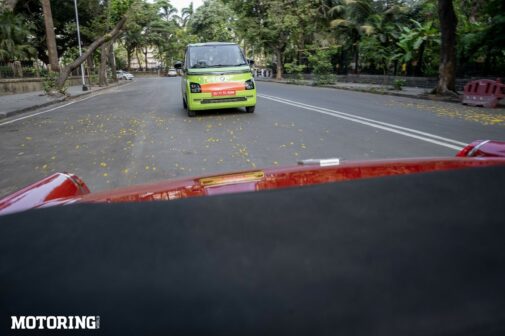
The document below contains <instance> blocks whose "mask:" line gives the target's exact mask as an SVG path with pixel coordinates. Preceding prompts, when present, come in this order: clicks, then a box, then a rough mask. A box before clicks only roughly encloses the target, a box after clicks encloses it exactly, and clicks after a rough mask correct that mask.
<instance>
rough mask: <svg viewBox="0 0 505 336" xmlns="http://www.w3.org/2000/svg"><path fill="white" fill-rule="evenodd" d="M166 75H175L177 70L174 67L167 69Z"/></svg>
mask: <svg viewBox="0 0 505 336" xmlns="http://www.w3.org/2000/svg"><path fill="white" fill-rule="evenodd" d="M167 76H168V77H177V70H175V69H174V68H170V69H168V72H167Z"/></svg>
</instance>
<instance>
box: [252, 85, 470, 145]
mask: <svg viewBox="0 0 505 336" xmlns="http://www.w3.org/2000/svg"><path fill="white" fill-rule="evenodd" d="M258 96H263V98H268V97H270V98H275V99H278V100H284V101H287V102H290V103H295V104H300V105H304V106H307V107H312V108H316V109H320V110H323V111H327V112H330V113H335V114H340V115H343V116H347V117H350V118H355V119H360V120H364V121H368V122H372V123H375V124H379V125H383V126H388V127H392V128H396V129H400V130H403V131H407V132H410V133H416V134H420V135H423V136H426V137H430V138H433V139H438V140H443V141H445V142H450V143H453V144H455V145H461V146H463V147H464V146H466V145H467V143H465V142H461V141H457V140H454V139H449V138H444V137H441V136H438V135H435V134H432V133H427V132H422V131H418V130H415V129H412V128H408V127H403V126H399V125H395V124H390V123H386V122H383V121H378V120H374V119H369V118H365V117H360V116H357V115H353V114H349V113H345V112H341V111H336V110H330V109H327V108H324V107H319V106H313V105H309V104H305V103H301V102H297V101H294V100H289V99H285V98H281V97H275V96H269V95H258Z"/></svg>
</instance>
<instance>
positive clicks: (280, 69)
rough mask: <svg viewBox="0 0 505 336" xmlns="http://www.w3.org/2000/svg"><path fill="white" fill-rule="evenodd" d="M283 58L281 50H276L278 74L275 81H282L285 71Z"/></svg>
mask: <svg viewBox="0 0 505 336" xmlns="http://www.w3.org/2000/svg"><path fill="white" fill-rule="evenodd" d="M282 56H283V52H282V50H280V49H276V50H275V57H276V58H277V64H276V65H277V69H276V70H277V73H276V74H275V79H277V80H281V79H282V72H283V70H284V67H283V66H282Z"/></svg>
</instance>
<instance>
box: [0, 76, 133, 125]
mask: <svg viewBox="0 0 505 336" xmlns="http://www.w3.org/2000/svg"><path fill="white" fill-rule="evenodd" d="M130 84H131V83H128V84H123V85H122V86H127V85H130ZM115 88H116V87H114V88H111V89H115ZM101 91H102V90H101ZM101 91H99V92H97V93H95V94H93V93H91V94H90V95H89V96H88V97H84V98H82V99H77V100H74V101H71V102H70V103H67V104H63V105H60V106H56V107H53V108H52V109H49V110H45V111H40V112H37V113H33V114H30V115H26V116H24V117H19V118H16V119H12V120H9V121H5V122H3V123H0V127H1V126H4V125H8V124H12V123H15V122H16V121H20V120H24V119H28V118H32V117H36V116H38V115H40V114H44V113H48V112H52V111H54V110H58V109H60V108H62V107H65V106H68V105H72V104H75V103H79V102H82V101H85V100H88V99H90V98H93V97H96V96H100V95H102V94H104V93H106V92H101Z"/></svg>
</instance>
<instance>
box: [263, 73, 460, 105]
mask: <svg viewBox="0 0 505 336" xmlns="http://www.w3.org/2000/svg"><path fill="white" fill-rule="evenodd" d="M256 80H258V81H260V82H272V83H279V84H288V85H299V86H310V87H324V88H328V89H335V90H346V91H355V92H364V93H372V94H378V95H383V96H396V97H403V98H413V99H421V100H430V101H438V102H446V103H457V104H461V101H460V100H456V99H451V98H445V97H432V96H431V95H430V94H427V93H425V94H421V95H411V94H406V93H401V92H394V91H392V90H391V91H389V90H381V89H374V88H370V89H365V88H357V87H349V86H335V85H312V84H308V83H293V82H289V81H279V80H272V79H269V80H264V79H258V78H256Z"/></svg>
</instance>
